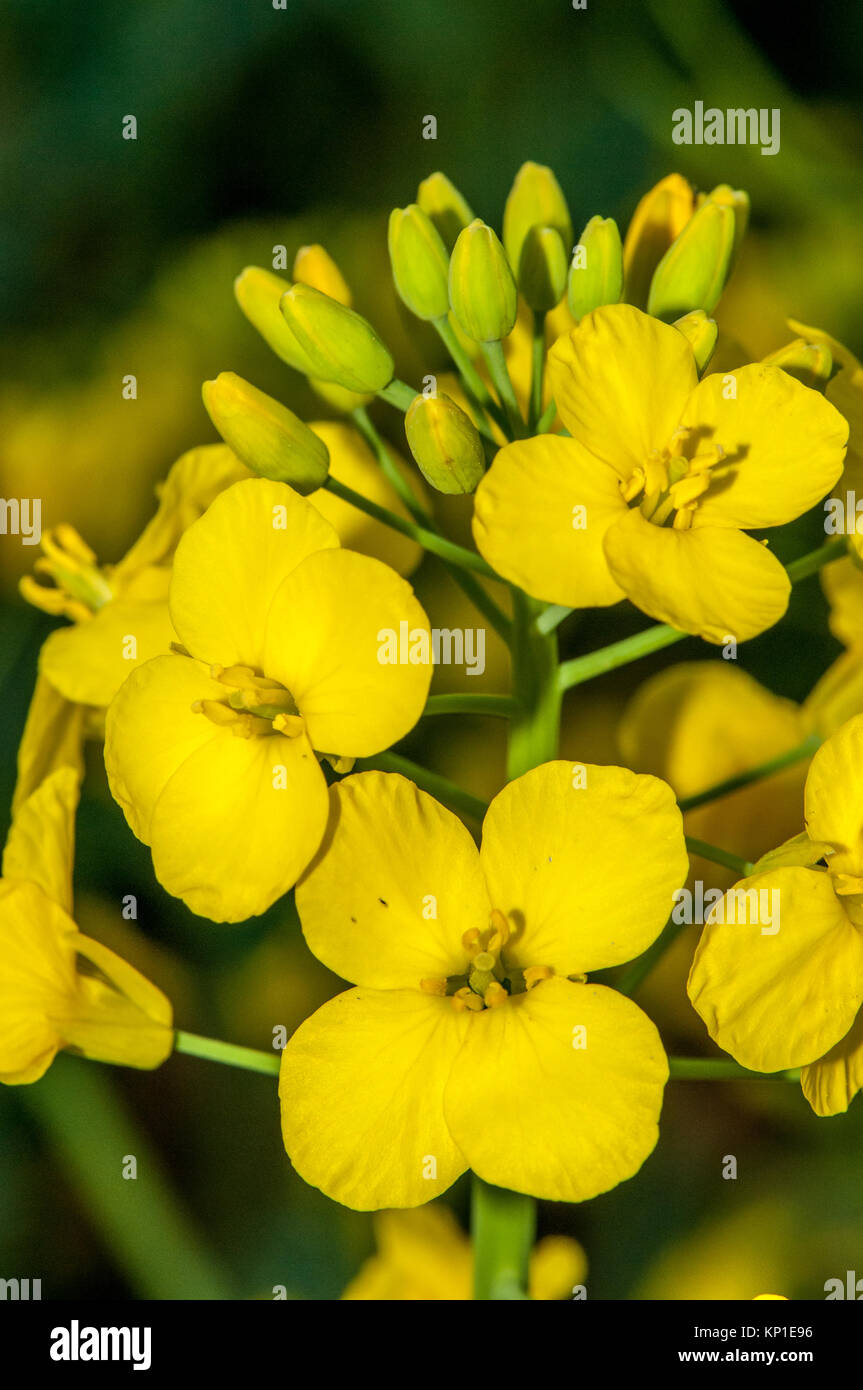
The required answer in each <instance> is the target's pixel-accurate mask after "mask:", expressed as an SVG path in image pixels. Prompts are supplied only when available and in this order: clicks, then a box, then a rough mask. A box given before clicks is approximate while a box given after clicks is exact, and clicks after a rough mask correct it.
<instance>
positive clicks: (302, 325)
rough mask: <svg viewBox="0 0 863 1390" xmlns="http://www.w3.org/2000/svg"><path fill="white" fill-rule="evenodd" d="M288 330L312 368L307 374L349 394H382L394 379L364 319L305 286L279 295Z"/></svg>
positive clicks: (385, 355) (389, 361) (391, 367)
mask: <svg viewBox="0 0 863 1390" xmlns="http://www.w3.org/2000/svg"><path fill="white" fill-rule="evenodd" d="M280 308H281V311H282V313H283V314H284V316H285V319H286V321H287V324H288V327H289V328H290V330H291V332H292V333H293V334H294V336H295V338H296V339H297V342H298V343H299V344H300V347H301V348H302V350H303V352H304V353H305V354H306V357H307V359H308V361H309V362H310V363H311V367H310V369H309V375H310V376H314V377H320V379H321V380H322V381H334V382H335V383H336V384H337V385H338V386H344V387H345V388H346V389H347V390H348V391H381V390H382V389H383V388H384V386H387V385H389V383H390V382H391V381H392V379H393V371H394V363H393V359H392V357H391V355H390V353H389V351H388V350H387V348H386V347H384V344H383V343H382V342H381V340H380V338H379V337H378V335H377V333H376V332H375V330H374V329H373V328H372V326H371V324H370V323H369V322H368V320H367V319H364V318H363V317H362V315H361V314H357V313H355V312H354V310H353V309H346V308H345V306H344V305H343V304H339V303H338V302H337V301H336V300H335V299H330V297H329V296H328V295H326V294H321V293H320V291H319V290H315V289H312V288H311V286H310V285H302V284H296V285H292V286H291V288H290V289H288V290H286V291H285V293H284V294H283V295H282V298H281V302H280Z"/></svg>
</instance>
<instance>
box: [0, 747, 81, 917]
mask: <svg viewBox="0 0 863 1390" xmlns="http://www.w3.org/2000/svg"><path fill="white" fill-rule="evenodd" d="M79 786H80V774H79V773H78V771H77V769H75V768H72V767H61V768H58V769H57V771H56V772H52V773H51V774H50V776H49V777H46V779H45V781H44V782H43V783H42V785H41V786H40V787H37V789H36V791H35V792H33V794H32V795H31V796H29V797H28V798H27V800H26V801H25V802H24V803H23V805H22V806H20V807H19V808H18V810H17V811H16V813H15V816H14V818H13V821H12V826H11V829H10V831H9V838H8V839H7V841H6V848H5V849H4V851H3V878H4V879H23V880H24V881H25V882H27V883H35V884H36V885H37V886H38V887H39V888H41V889H42V892H43V893H44V894H45V896H46V897H47V898H49V899H50V901H51V902H54V903H56V904H57V905H58V906H59V907H62V908H63V909H64V910H65V911H66V912H68V913H71V911H72V865H73V860H74V854H75V811H76V809H77V806H78V791H79Z"/></svg>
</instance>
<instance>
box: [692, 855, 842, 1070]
mask: <svg viewBox="0 0 863 1390" xmlns="http://www.w3.org/2000/svg"><path fill="white" fill-rule="evenodd" d="M749 890H758V892H759V905H758V909H757V910H756V908H755V903H754V899H750V900H749V902H748V903H743V902H742V900H741V899H739V898H737V899H735V902H734V905H733V907H732V905H731V903H730V902H729V896H728V894H726V896H725V898H724V899H723V901H722V903H717V905H716V907H715V908H714V909H713V910H712V912H711V915H710V919H709V920H708V924H707V926H705V928H704V931H703V932H702V934H701V941H700V942H699V945H698V949H697V950H696V952H695V957H694V960H693V963H692V970H691V971H690V975H689V982H688V984H687V993H688V994H689V998H690V1000H691V1002H692V1006H693V1008H694V1009H695V1010H696V1012H697V1013H698V1014H700V1016H701V1018H702V1019H703V1020H704V1023H705V1024H706V1026H707V1031H708V1033H709V1034H710V1036H711V1038H713V1040H714V1042H716V1043H718V1044H719V1046H720V1047H721V1048H722V1049H723V1050H724V1051H725V1052H730V1053H731V1056H732V1057H734V1058H735V1059H736V1061H738V1062H740V1063H741V1065H742V1066H744V1067H749V1068H750V1069H751V1070H752V1071H780V1070H781V1069H782V1068H784V1067H799V1066H802V1065H804V1064H805V1063H808V1062H812V1061H814V1060H815V1059H816V1058H818V1057H822V1056H823V1055H824V1053H825V1052H827V1051H828V1050H829V1048H831V1047H832V1046H833V1044H834V1043H836V1042H838V1041H839V1039H840V1038H841V1037H843V1036H844V1035H845V1033H847V1032H848V1029H849V1028H850V1027H851V1024H852V1023H853V1021H854V1015H855V1014H856V1012H857V1010H858V1008H859V1007H860V1002H861V1000H863V937H861V935H860V932H859V931H857V929H856V928H855V927H854V926H853V925H852V923H851V921H850V919H849V918H848V917H847V915H846V913H845V911H844V909H843V908H842V906H841V903H840V901H839V899H838V898H837V897H836V895H835V893H834V892H833V886H832V882H831V877H830V874H828V873H824V872H823V871H819V870H817V869H804V868H797V869H794V868H791V869H776V870H774V871H773V872H771V873H765V874H756V875H754V876H753V877H752V878H746V879H743V880H742V881H741V882H740V883H738V884H737V885H736V887H735V889H732V890H731V891H732V892H735V891H743V892H746V891H749ZM762 892H765V893H767V894H772V893H774V892H778V893H779V898H778V905H779V908H780V917H779V930H778V931H776V932H772V928H771V927H768V930H767V932H765V931H764V929H763V928H764V922H763V921H762V920H761V917H762V913H761V903H762V902H763V903H764V905H765V907H767V908H768V909H770V911H771V915H772V906H773V904H774V903H775V902H776V901H777V900H776V899H774V898H772V897H767V898H764V899H761V898H760V894H761V893H762ZM720 910H721V912H722V914H723V916H724V918H725V919H726V920H725V921H724V922H718V921H714V920H713V919H714V916H716V915H718V914H719V911H720ZM763 915H764V916H766V915H767V914H766V913H765V914H763ZM740 916H744V917H746V918H747V920H746V921H744V922H740V921H739V920H737V919H738V918H739V917H740ZM729 917H733V920H731V921H729V920H727V919H728V918H729ZM750 918H758V919H759V920H757V921H750V920H748V919H750Z"/></svg>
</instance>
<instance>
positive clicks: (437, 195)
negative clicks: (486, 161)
mask: <svg viewBox="0 0 863 1390" xmlns="http://www.w3.org/2000/svg"><path fill="white" fill-rule="evenodd" d="M417 202H418V203H419V205H420V207H421V208H422V210H423V212H424V213H425V214H426V216H427V217H430V218H431V220H432V223H433V225H434V226H435V227H436V228H437V231H438V233H439V235H440V238H441V240H442V242H443V244H444V246H445V247H446V249H447V251H452V248H453V247H454V246H455V244H456V241H457V240H458V234H459V232H460V231H462V229H463V228H464V227H467V226H468V224H469V223H471V222H472V221H473V212H472V211H471V208H470V207H469V205H468V204H467V202H465V200H464V198H463V197H462V195H461V194H460V193H459V191H458V189H457V188H456V186H455V184H454V183H450V181H449V179H448V178H447V176H446V174H441V173H437V174H429V176H428V178H427V179H423V181H422V183H421V184H420V186H419V188H418V189H417Z"/></svg>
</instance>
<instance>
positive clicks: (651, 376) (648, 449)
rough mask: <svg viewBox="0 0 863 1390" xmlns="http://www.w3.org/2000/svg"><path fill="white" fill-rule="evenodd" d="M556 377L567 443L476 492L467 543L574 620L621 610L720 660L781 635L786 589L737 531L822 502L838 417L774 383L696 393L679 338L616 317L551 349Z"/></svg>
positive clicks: (658, 326) (610, 313) (738, 380)
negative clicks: (736, 647) (620, 606)
mask: <svg viewBox="0 0 863 1390" xmlns="http://www.w3.org/2000/svg"><path fill="white" fill-rule="evenodd" d="M549 372H550V375H551V380H552V390H553V393H554V397H555V400H556V401H557V406H558V410H559V412H560V415H561V419H562V420H563V422H564V424H565V425H566V427H567V428H568V430H569V431H570V433H571V435H572V438H571V439H569V438H558V437H556V436H551V437H549V436H545V435H540V436H537V437H536V438H533V439H528V440H524V441H517V442H516V443H514V444H510V445H508V446H507V447H506V448H504V449H502V450H501V451H500V452H499V453H498V455H497V457H496V458H495V460H494V462H493V463H492V465H491V468H490V469H489V471H488V473H487V474H486V475H485V477H484V479H483V481H482V482H481V483H480V486H479V488H478V489H477V493H476V497H475V514H474V536H475V539H476V543H477V546H478V548H479V550H480V551H481V552H482V554H483V555H484V556H485V558H486V559H487V560H488V561H489V563H490V564H491V565H493V566H494V568H495V569H496V570H497V571H498V573H499V574H502V575H503V576H504V577H505V578H507V579H509V580H510V581H512V582H514V583H516V584H519V585H521V586H522V587H523V588H524V589H526V591H527V592H528V593H529V594H531V595H533V596H534V597H535V598H540V599H543V600H546V601H547V602H550V603H560V604H564V605H566V606H567V607H582V608H583V607H593V606H597V607H605V606H607V605H609V604H612V603H616V602H618V600H620V599H621V598H623V597H629V598H630V599H631V600H632V601H633V602H634V603H635V604H637V606H638V607H640V608H641V609H643V611H644V612H646V613H649V614H650V615H651V616H652V617H654V618H657V619H659V620H660V621H662V622H668V623H670V624H671V625H672V626H674V627H677V628H681V629H682V630H683V631H685V632H692V633H696V634H698V635H700V636H702V637H703V638H704V639H705V640H706V641H709V642H714V643H719V644H721V643H723V642H726V641H728V639H729V637H730V636H731V637H734V638H735V639H736V640H738V641H742V640H744V639H746V638H748V637H753V636H755V635H756V634H758V633H760V632H763V631H764V630H765V629H766V628H768V627H770V626H771V625H772V624H773V623H775V622H776V621H777V620H778V619H779V618H780V617H781V616H782V614H783V613H784V612H785V610H786V607H787V604H788V595H789V593H790V582H789V580H788V576H787V574H786V573H785V571H784V569H783V567H782V566H781V565H780V564H779V562H778V560H776V559H775V557H774V556H773V555H771V554H770V553H769V551H768V550H767V549H766V548H765V547H764V546H763V545H762V544H760V543H758V542H757V541H755V540H753V539H752V538H751V537H750V536H747V535H746V534H745V533H744V531H743V530H742V528H744V527H768V526H778V525H781V524H783V523H784V522H787V521H790V520H792V519H793V518H794V517H797V516H799V515H800V514H801V513H802V512H804V511H806V510H807V509H808V508H809V507H811V506H812V505H814V503H815V502H817V501H818V500H819V498H821V497H823V496H824V494H825V493H826V492H827V491H828V490H829V488H830V487H831V486H832V484H833V483H834V482H835V481H836V479H837V478H838V477H839V474H840V473H841V470H842V460H843V456H844V446H845V441H846V439H847V435H848V429H847V425H846V422H845V421H844V420H843V418H842V417H841V416H840V415H839V413H838V411H836V410H835V409H834V407H833V406H831V405H830V404H829V403H828V402H827V401H825V400H824V398H823V397H822V396H821V395H819V394H818V393H817V392H815V391H810V390H809V389H808V388H807V387H805V386H801V385H800V383H799V382H797V381H795V380H794V379H793V377H790V376H788V375H787V374H786V373H785V372H783V371H782V370H781V369H780V368H777V367H769V366H762V365H759V364H755V365H752V366H748V367H742V368H741V369H740V370H739V371H738V372H737V373H736V374H735V375H734V377H733V378H730V379H726V378H723V377H716V376H708V377H705V379H704V380H703V381H701V382H699V381H698V375H697V371H696V365H695V358H694V356H693V353H692V349H691V347H690V345H689V343H688V342H687V341H686V339H685V338H684V336H683V335H682V334H681V333H679V332H678V331H677V329H675V328H674V327H672V326H670V325H667V324H662V323H660V322H658V321H657V320H655V319H652V318H649V317H648V316H647V315H645V314H642V313H641V312H640V311H639V310H638V309H634V308H632V307H631V306H629V305H624V304H618V305H612V306H609V307H607V308H605V309H598V310H596V312H595V313H593V314H589V315H587V317H586V318H584V319H582V321H581V323H580V324H579V325H578V327H577V328H575V329H573V331H572V332H571V333H570V334H569V335H568V336H567V337H565V338H562V339H559V340H558V342H557V343H556V344H555V346H554V348H553V349H552V351H551V353H550V355H549Z"/></svg>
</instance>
